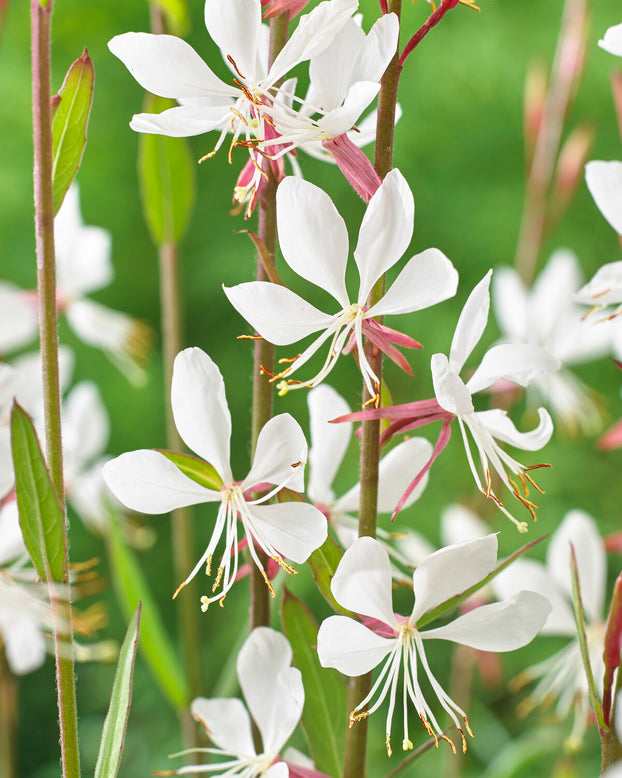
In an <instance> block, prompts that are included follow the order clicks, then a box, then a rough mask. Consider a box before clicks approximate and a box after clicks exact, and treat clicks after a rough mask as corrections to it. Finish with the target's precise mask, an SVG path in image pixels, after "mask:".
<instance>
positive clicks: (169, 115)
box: [130, 104, 233, 138]
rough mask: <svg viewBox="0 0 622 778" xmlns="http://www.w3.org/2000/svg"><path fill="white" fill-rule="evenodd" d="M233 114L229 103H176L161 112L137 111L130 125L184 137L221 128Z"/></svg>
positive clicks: (175, 136)
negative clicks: (216, 104) (218, 104)
mask: <svg viewBox="0 0 622 778" xmlns="http://www.w3.org/2000/svg"><path fill="white" fill-rule="evenodd" d="M232 116H233V114H232V113H231V111H230V110H229V105H228V104H227V105H221V106H214V105H177V106H175V107H174V108H168V109H167V110H166V111H162V112H161V113H137V114H134V116H132V121H131V122H130V127H131V128H132V129H133V130H134V131H135V132H148V133H152V134H155V135H168V136H169V137H171V138H186V137H190V136H192V135H202V134H203V133H204V132H210V131H211V130H221V129H223V126H224V125H226V123H227V122H228V121H229V120H230V119H231V117H232Z"/></svg>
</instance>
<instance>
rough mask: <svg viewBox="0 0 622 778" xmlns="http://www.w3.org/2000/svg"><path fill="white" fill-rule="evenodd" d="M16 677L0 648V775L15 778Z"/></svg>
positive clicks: (4, 777) (5, 777)
mask: <svg viewBox="0 0 622 778" xmlns="http://www.w3.org/2000/svg"><path fill="white" fill-rule="evenodd" d="M17 693H18V685H17V678H16V677H15V676H14V675H13V673H12V672H11V669H10V667H9V663H8V662H7V659H6V654H5V652H4V649H0V775H1V776H3V778H17Z"/></svg>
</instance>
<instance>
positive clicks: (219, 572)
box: [212, 567, 225, 592]
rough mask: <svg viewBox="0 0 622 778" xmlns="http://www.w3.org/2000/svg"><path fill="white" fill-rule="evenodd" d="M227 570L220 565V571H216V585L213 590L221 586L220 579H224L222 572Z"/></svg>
mask: <svg viewBox="0 0 622 778" xmlns="http://www.w3.org/2000/svg"><path fill="white" fill-rule="evenodd" d="M224 572H225V569H224V567H219V568H218V572H217V573H216V580H215V581H214V585H213V586H212V592H215V591H216V589H218V587H219V586H220V581H221V579H222V574H223V573H224Z"/></svg>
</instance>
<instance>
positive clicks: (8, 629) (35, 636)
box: [0, 611, 45, 675]
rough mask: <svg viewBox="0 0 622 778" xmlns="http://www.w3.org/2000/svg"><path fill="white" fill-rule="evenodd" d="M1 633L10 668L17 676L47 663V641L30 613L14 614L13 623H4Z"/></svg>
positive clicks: (0, 627) (0, 629)
mask: <svg viewBox="0 0 622 778" xmlns="http://www.w3.org/2000/svg"><path fill="white" fill-rule="evenodd" d="M3 621H4V619H2V617H1V614H0V632H2V637H3V640H4V647H5V650H6V658H7V660H8V663H9V667H10V668H11V670H12V671H13V672H14V673H15V674H16V675H25V674H26V673H31V672H32V671H33V670H36V669H37V668H38V667H41V665H42V664H43V663H44V661H45V639H44V637H43V635H42V634H41V630H40V629H39V625H38V623H37V621H36V620H35V619H33V618H32V617H30V615H29V614H28V613H23V612H22V613H18V612H17V611H14V612H13V615H12V619H11V623H10V624H6V623H2V622H3Z"/></svg>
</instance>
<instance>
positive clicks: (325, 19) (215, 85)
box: [108, 0, 357, 191]
mask: <svg viewBox="0 0 622 778" xmlns="http://www.w3.org/2000/svg"><path fill="white" fill-rule="evenodd" d="M356 7H357V2H356V0H325V2H322V3H320V4H319V5H318V6H317V7H316V8H314V9H313V11H311V13H309V14H307V15H305V16H303V17H301V19H300V21H299V23H298V26H297V28H296V30H295V31H294V32H293V34H292V36H291V37H290V39H289V40H288V41H287V43H286V44H285V46H284V47H283V49H282V50H281V52H280V53H279V55H278V56H277V57H276V59H275V60H274V62H273V63H272V65H271V66H270V67H268V35H269V30H268V27H267V25H264V24H262V23H261V3H260V0H206V3H205V26H206V28H207V31H208V33H209V34H210V37H211V38H212V40H213V41H214V42H215V43H216V45H217V46H218V47H219V48H220V50H221V53H222V56H223V58H224V59H225V61H226V62H227V64H228V66H229V68H230V70H231V72H232V75H233V83H232V84H227V83H225V82H224V81H221V79H220V78H218V76H216V74H215V73H213V72H212V70H211V69H210V68H209V67H208V66H207V65H206V64H205V62H204V61H203V60H202V59H201V57H200V56H199V55H198V54H197V53H196V52H195V50H194V49H193V48H192V47H191V46H190V45H189V44H187V43H186V42H185V41H183V40H181V38H177V37H175V36H172V35H151V34H149V33H138V32H129V33H125V34H124V35H117V36H116V37H115V38H113V39H112V40H111V41H110V43H109V44H108V47H109V49H110V51H111V52H112V53H113V54H114V55H115V56H116V57H118V58H119V59H120V60H121V61H122V62H123V64H124V65H125V66H126V67H127V68H128V70H129V71H130V72H131V73H132V75H133V76H134V78H135V79H136V80H137V81H138V83H139V84H140V85H141V86H142V87H143V88H144V89H146V90H147V91H148V92H152V93H153V94H156V95H160V96H161V97H169V98H173V99H175V100H177V101H178V102H179V103H180V105H179V106H176V107H175V108H170V109H168V110H167V111H163V112H162V113H160V114H136V115H135V116H134V117H133V118H132V121H131V122H130V127H131V128H132V129H134V130H136V131H137V132H150V133H156V134H159V135H169V136H174V137H180V136H188V135H200V134H202V133H204V132H209V131H211V130H217V131H219V132H220V136H219V139H218V141H217V142H216V146H215V147H214V150H213V151H212V152H210V154H208V155H206V156H207V157H209V156H212V155H213V154H214V153H215V152H216V151H217V150H218V149H219V148H220V146H221V145H222V143H223V142H224V139H225V137H226V135H227V133H228V132H231V133H232V134H233V140H232V142H231V148H230V152H229V157H230V158H231V152H232V150H233V148H234V147H235V146H237V145H239V146H245V147H246V148H247V149H248V152H249V155H250V159H251V161H252V163H253V164H254V165H256V166H257V170H256V175H255V177H254V179H253V181H252V182H250V183H249V184H248V188H249V189H252V190H253V191H256V189H257V187H258V186H259V182H260V181H261V178H262V176H265V175H266V174H265V172H263V171H262V170H261V167H260V166H259V162H258V160H259V159H260V156H259V155H260V154H262V153H264V152H262V151H260V149H259V147H260V146H261V144H262V143H263V142H264V141H265V140H266V139H267V137H268V136H270V134H271V132H272V130H273V127H274V124H275V122H276V119H277V117H278V112H279V110H281V109H279V107H278V106H277V105H276V103H275V98H276V95H277V94H278V87H277V86H276V85H277V83H278V82H279V81H280V80H281V79H282V78H283V76H285V75H286V73H287V72H288V71H289V70H291V69H292V68H293V67H295V66H296V65H298V64H299V63H301V62H304V61H305V60H308V59H310V58H311V57H312V56H314V55H316V54H318V53H319V52H320V51H322V50H323V49H325V48H326V47H327V46H329V45H330V43H331V42H332V41H333V39H334V37H335V36H336V35H337V34H338V33H339V31H340V30H341V28H342V27H343V25H344V24H345V23H346V21H347V20H348V19H349V17H350V16H351V15H352V13H353V12H354V11H355V10H356ZM204 158H205V157H204Z"/></svg>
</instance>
